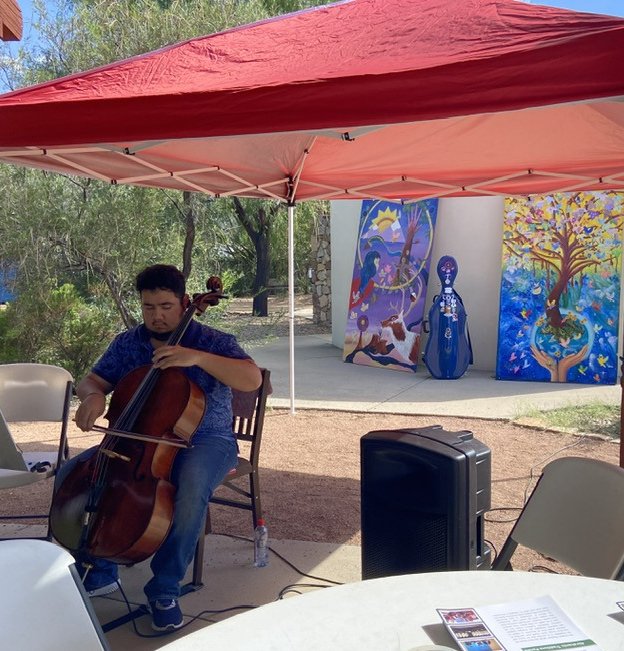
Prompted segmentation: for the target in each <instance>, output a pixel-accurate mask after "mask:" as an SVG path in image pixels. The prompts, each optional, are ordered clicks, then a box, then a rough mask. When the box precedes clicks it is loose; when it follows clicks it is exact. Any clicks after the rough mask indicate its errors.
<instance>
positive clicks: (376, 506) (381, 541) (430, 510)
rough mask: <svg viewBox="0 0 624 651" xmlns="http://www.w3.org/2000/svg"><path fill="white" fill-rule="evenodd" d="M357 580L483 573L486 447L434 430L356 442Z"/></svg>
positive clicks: (377, 434) (464, 435)
mask: <svg viewBox="0 0 624 651" xmlns="http://www.w3.org/2000/svg"><path fill="white" fill-rule="evenodd" d="M360 453H361V458H360V468H361V498H362V503H361V507H362V578H364V579H372V578H376V577H381V576H392V575H395V574H409V573H412V572H440V571H446V570H474V569H489V567H490V549H489V547H488V545H487V544H486V543H485V541H484V539H483V535H484V522H483V516H484V514H485V512H486V511H488V510H489V508H490V505H491V490H490V484H491V464H490V449H489V448H488V447H487V446H485V445H484V444H483V443H481V442H480V441H477V440H476V439H474V438H473V435H472V433H471V432H466V431H463V432H447V431H445V430H444V429H442V427H441V426H440V425H434V426H432V427H423V428H419V429H411V430H388V431H374V432H369V433H368V434H365V435H364V436H363V437H362V438H361V440H360Z"/></svg>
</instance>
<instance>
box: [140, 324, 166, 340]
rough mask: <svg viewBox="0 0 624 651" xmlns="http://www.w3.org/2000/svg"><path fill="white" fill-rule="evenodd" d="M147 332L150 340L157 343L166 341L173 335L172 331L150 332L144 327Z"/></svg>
mask: <svg viewBox="0 0 624 651" xmlns="http://www.w3.org/2000/svg"><path fill="white" fill-rule="evenodd" d="M145 328H146V330H147V332H148V333H149V336H150V338H152V339H157V340H158V341H167V339H169V337H171V334H172V333H173V330H171V331H170V332H154V331H153V330H150V329H149V328H148V327H147V326H145Z"/></svg>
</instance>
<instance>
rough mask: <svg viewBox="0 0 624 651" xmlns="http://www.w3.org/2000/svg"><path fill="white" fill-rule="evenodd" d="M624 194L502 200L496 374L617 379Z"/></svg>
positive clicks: (603, 381) (518, 377) (527, 377)
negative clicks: (501, 275)
mask: <svg viewBox="0 0 624 651" xmlns="http://www.w3.org/2000/svg"><path fill="white" fill-rule="evenodd" d="M623 212H624V194H620V193H615V192H604V193H596V192H576V193H562V194H555V195H548V196H536V197H532V198H509V199H506V201H505V219H504V228H503V265H502V266H503V278H502V284H501V298H500V319H499V336H498V355H497V368H496V377H497V378H498V379H503V380H512V379H514V380H534V381H544V382H577V383H584V384H614V383H615V382H616V380H617V371H618V357H617V343H618V317H619V303H620V272H621V266H620V265H621V254H622V243H621V242H622V238H621V230H622V222H623Z"/></svg>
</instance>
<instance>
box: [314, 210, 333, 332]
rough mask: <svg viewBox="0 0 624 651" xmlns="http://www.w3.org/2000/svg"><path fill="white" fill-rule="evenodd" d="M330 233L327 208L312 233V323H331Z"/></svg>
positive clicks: (318, 218) (319, 217)
mask: <svg viewBox="0 0 624 651" xmlns="http://www.w3.org/2000/svg"><path fill="white" fill-rule="evenodd" d="M330 242H331V235H330V220H329V210H328V212H327V213H323V214H321V215H319V216H318V217H317V220H316V229H315V232H314V233H313V235H312V242H311V246H310V251H311V254H310V255H311V261H310V269H311V281H312V314H313V319H314V323H317V324H327V325H331V248H330Z"/></svg>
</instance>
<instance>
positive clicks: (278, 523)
mask: <svg viewBox="0 0 624 651" xmlns="http://www.w3.org/2000/svg"><path fill="white" fill-rule="evenodd" d="M103 424H104V423H103ZM429 425H442V426H443V427H444V428H445V429H447V430H450V431H460V430H468V431H470V432H472V433H473V435H474V437H475V438H476V439H477V440H479V441H481V442H482V443H484V444H485V445H486V446H488V447H489V448H490V450H491V460H492V484H491V487H492V488H491V490H492V510H491V511H489V513H488V514H487V515H486V517H485V519H486V525H485V537H486V539H487V540H488V541H490V543H491V544H492V546H493V548H494V549H495V550H497V549H500V546H501V544H502V541H503V540H504V538H505V537H506V535H507V533H508V532H509V530H510V529H511V526H512V523H513V521H514V520H515V518H516V517H517V516H518V513H519V509H520V508H521V507H522V504H523V503H524V501H525V499H526V497H527V495H528V494H529V493H530V490H531V489H532V487H533V486H534V483H535V479H536V477H537V476H539V473H540V471H541V468H542V467H543V466H544V465H545V464H546V463H547V462H548V461H550V460H552V459H554V458H557V457H560V456H586V457H593V458H597V459H603V460H605V461H609V462H611V463H614V464H618V454H619V447H618V445H617V444H616V443H615V442H613V441H605V440H602V439H599V438H594V437H589V436H577V435H572V434H567V433H557V432H551V431H544V430H540V429H532V428H527V427H522V426H519V425H514V424H512V423H508V422H501V421H490V420H479V419H463V418H444V417H422V416H399V415H391V414H387V415H384V414H374V415H371V414H362V413H351V412H329V411H312V410H310V411H308V410H301V409H300V410H299V411H298V412H297V414H296V415H294V416H293V415H291V414H290V412H289V411H288V410H282V409H271V408H269V409H268V411H267V415H266V419H265V426H264V435H263V441H262V450H261V457H260V466H261V495H262V507H263V511H264V515H265V517H266V520H267V524H268V526H269V535H270V537H271V538H274V539H293V540H307V541H317V542H331V543H341V544H354V545H358V544H360V543H361V532H360V481H359V480H360V439H361V437H362V436H363V435H364V434H366V433H367V432H370V431H373V430H380V429H381V430H392V429H404V428H417V427H425V426H429ZM13 429H14V436H15V438H16V439H17V441H18V443H19V444H20V445H21V446H22V448H23V449H25V450H28V449H43V448H45V447H47V446H49V447H54V446H55V443H56V439H57V436H58V435H57V431H56V428H52V427H48V428H45V427H44V428H41V427H34V426H33V425H32V424H29V423H24V424H19V425H16V426H15V427H14V428H13ZM100 439H101V435H92V434H85V433H83V432H80V431H79V430H78V429H77V428H76V427H75V425H74V424H73V423H72V424H71V426H70V431H69V441H70V446H71V453H72V454H76V453H78V452H79V451H81V450H83V449H85V448H87V447H90V446H91V445H95V444H97V443H98V442H99V441H100ZM49 484H50V482H39V483H38V484H36V485H33V486H30V487H26V488H21V489H15V490H11V491H6V490H5V491H2V497H1V502H0V514H1V515H7V514H9V513H19V512H31V513H33V512H35V513H37V512H39V513H41V512H45V511H46V510H47V505H48V503H49V499H50V486H49ZM211 514H212V521H213V531H214V532H215V533H224V534H237V535H243V536H248V535H249V534H250V517H249V514H248V513H247V512H244V511H239V510H238V509H229V508H225V507H215V506H212V507H211ZM515 566H516V567H517V568H518V569H529V568H532V567H535V566H547V567H550V568H553V569H556V570H557V571H562V568H560V567H558V566H557V564H556V563H554V562H552V561H549V560H547V559H544V558H542V557H540V556H538V555H537V554H533V553H529V552H527V553H523V554H522V555H521V557H520V558H519V560H518V562H517V563H516V564H515Z"/></svg>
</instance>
